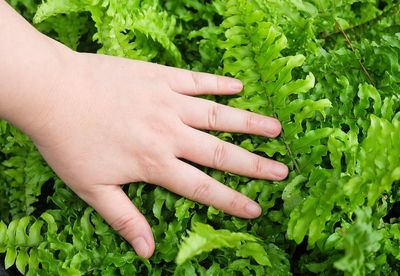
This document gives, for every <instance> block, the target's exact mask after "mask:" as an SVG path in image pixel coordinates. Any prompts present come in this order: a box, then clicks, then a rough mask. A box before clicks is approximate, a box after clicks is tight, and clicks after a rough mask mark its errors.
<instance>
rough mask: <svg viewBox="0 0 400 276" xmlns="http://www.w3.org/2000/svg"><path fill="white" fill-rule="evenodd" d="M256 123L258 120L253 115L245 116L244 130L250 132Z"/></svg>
mask: <svg viewBox="0 0 400 276" xmlns="http://www.w3.org/2000/svg"><path fill="white" fill-rule="evenodd" d="M257 123H258V118H257V117H256V116H255V115H253V114H248V115H246V125H245V127H246V130H247V131H252V130H254V128H255V126H256V125H257Z"/></svg>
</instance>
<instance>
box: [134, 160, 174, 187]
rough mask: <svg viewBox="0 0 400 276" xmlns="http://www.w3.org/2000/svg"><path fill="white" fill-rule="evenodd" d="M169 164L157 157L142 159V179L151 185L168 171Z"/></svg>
mask: <svg viewBox="0 0 400 276" xmlns="http://www.w3.org/2000/svg"><path fill="white" fill-rule="evenodd" d="M167 165H168V163H167V162H165V161H164V159H162V158H156V157H147V158H142V164H141V166H140V167H141V171H142V176H141V179H142V180H143V181H144V182H148V183H151V182H153V180H154V179H155V177H157V175H159V174H160V173H162V172H163V171H165V170H166V168H167Z"/></svg>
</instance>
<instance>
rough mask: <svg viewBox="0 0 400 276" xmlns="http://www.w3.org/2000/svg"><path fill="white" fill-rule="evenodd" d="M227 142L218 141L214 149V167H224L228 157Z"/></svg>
mask: <svg viewBox="0 0 400 276" xmlns="http://www.w3.org/2000/svg"><path fill="white" fill-rule="evenodd" d="M226 151H227V149H226V144H225V143H223V142H220V143H218V145H217V146H216V148H215V151H214V157H213V163H212V164H213V167H214V168H216V169H219V168H222V166H223V164H224V162H225V159H226Z"/></svg>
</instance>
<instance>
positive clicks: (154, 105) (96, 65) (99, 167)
mask: <svg viewBox="0 0 400 276" xmlns="http://www.w3.org/2000/svg"><path fill="white" fill-rule="evenodd" d="M69 60H70V62H69V63H68V65H67V66H66V67H65V72H60V75H62V79H61V80H60V81H59V82H58V83H57V85H56V86H55V87H54V88H53V89H52V92H51V94H50V95H49V96H48V97H47V98H46V101H45V102H44V103H43V106H42V112H41V113H40V114H39V115H38V117H37V118H36V119H35V121H34V122H33V123H31V124H30V129H31V132H30V133H29V134H30V136H31V137H32V139H33V141H34V142H35V144H36V145H37V147H38V149H39V150H40V152H41V153H42V154H43V156H44V158H45V159H46V160H47V162H48V163H49V165H50V166H51V167H52V168H53V169H54V170H55V172H56V173H57V174H58V176H60V178H61V179H63V181H64V182H65V183H66V184H67V185H68V186H69V187H70V188H71V189H72V190H73V191H75V192H76V193H77V195H79V196H80V197H81V198H82V199H83V200H85V201H86V202H87V203H88V204H90V205H91V206H92V207H93V208H94V209H96V210H97V211H98V212H99V213H100V214H101V215H102V216H103V217H104V218H105V219H106V221H107V222H108V223H109V224H110V225H111V226H112V227H113V228H114V229H115V230H117V231H118V232H119V233H120V234H121V235H122V236H123V237H124V238H125V239H126V240H127V241H128V242H130V243H131V245H132V246H133V247H134V248H135V250H136V252H137V254H138V255H141V256H143V257H150V256H151V255H152V254H153V251H154V239H153V235H152V233H151V228H150V226H149V224H148V223H147V221H146V219H145V218H144V216H143V215H142V214H141V213H140V212H139V211H138V210H137V208H136V207H135V206H134V205H133V204H132V202H131V201H130V199H129V198H128V197H127V196H126V195H125V193H124V192H123V191H122V189H121V187H120V185H122V184H125V183H130V182H138V181H144V182H147V183H153V184H156V185H160V186H162V187H164V188H166V189H168V190H170V191H172V192H174V193H177V194H180V195H183V196H185V197H187V198H190V199H192V200H195V201H198V202H201V203H203V204H207V205H212V206H214V207H216V208H218V209H222V210H224V211H225V212H227V213H229V214H232V215H235V216H239V217H243V218H255V217H257V216H259V215H260V214H261V209H260V207H259V205H258V204H256V203H255V202H253V201H252V200H250V199H249V198H247V197H246V196H244V195H242V194H240V193H239V192H237V191H234V190H232V189H230V188H228V187H227V186H225V185H223V184H221V183H219V182H217V181H216V180H214V179H213V178H211V177H209V176H208V175H206V174H205V173H203V172H201V171H200V170H198V169H196V168H194V167H193V166H191V165H189V164H187V163H185V162H184V161H182V160H181V159H185V160H190V161H192V162H195V163H198V164H201V165H203V166H208V167H212V168H216V169H219V170H222V171H230V172H233V173H236V174H240V175H245V176H250V177H254V178H262V179H271V180H281V179H284V178H285V177H286V176H287V173H288V169H287V167H286V166H285V165H283V164H281V163H278V162H276V161H272V160H269V159H266V158H262V157H260V156H258V155H255V154H252V153H249V152H247V151H246V150H244V149H242V148H240V147H238V146H235V145H232V144H230V143H227V142H223V141H220V140H219V139H217V138H216V137H214V136H211V135H209V134H207V133H205V132H202V131H200V130H198V129H207V130H221V131H230V132H242V133H249V134H256V135H263V136H267V137H275V136H277V135H278V134H279V133H280V130H281V126H280V123H279V122H278V121H277V120H276V119H273V118H268V117H264V116H261V115H257V114H254V113H250V112H247V111H243V110H238V109H234V108H231V107H227V106H223V105H220V104H217V103H214V102H211V101H208V100H204V99H200V98H194V97H191V96H193V95H199V94H235V93H239V92H240V91H241V90H242V83H241V82H240V81H238V80H236V79H232V78H227V77H219V76H215V75H211V74H206V73H194V72H191V71H187V70H181V69H176V68H171V67H167V66H161V65H156V64H152V63H146V62H139V61H132V60H127V59H122V58H116V57H109V56H102V55H92V54H78V53H72V54H71V56H70V57H69Z"/></svg>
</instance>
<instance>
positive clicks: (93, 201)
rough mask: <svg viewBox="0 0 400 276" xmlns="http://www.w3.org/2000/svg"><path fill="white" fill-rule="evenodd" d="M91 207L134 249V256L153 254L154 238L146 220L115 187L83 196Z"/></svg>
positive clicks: (107, 186)
mask: <svg viewBox="0 0 400 276" xmlns="http://www.w3.org/2000/svg"><path fill="white" fill-rule="evenodd" d="M85 201H86V202H87V203H88V204H89V205H91V206H92V207H93V208H94V209H95V210H96V211H97V212H98V213H99V214H100V215H101V216H102V217H103V218H104V219H105V220H106V221H107V222H108V223H109V224H110V225H111V226H112V227H113V228H114V229H115V230H116V231H118V233H119V234H120V235H121V236H122V237H123V238H124V239H125V240H127V241H128V242H129V243H130V244H131V245H132V247H133V248H134V249H135V251H136V254H138V255H139V256H142V257H144V258H149V257H150V256H151V255H153V252H154V237H153V234H152V232H151V228H150V225H149V224H148V222H147V220H146V218H145V217H144V216H143V215H142V214H141V213H140V211H139V210H138V209H137V208H136V207H135V205H133V203H132V202H131V201H130V199H129V198H128V197H127V196H126V194H125V193H124V192H123V191H122V189H121V187H119V186H115V185H104V188H103V189H99V190H97V191H96V192H94V193H93V192H92V193H90V196H85Z"/></svg>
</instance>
